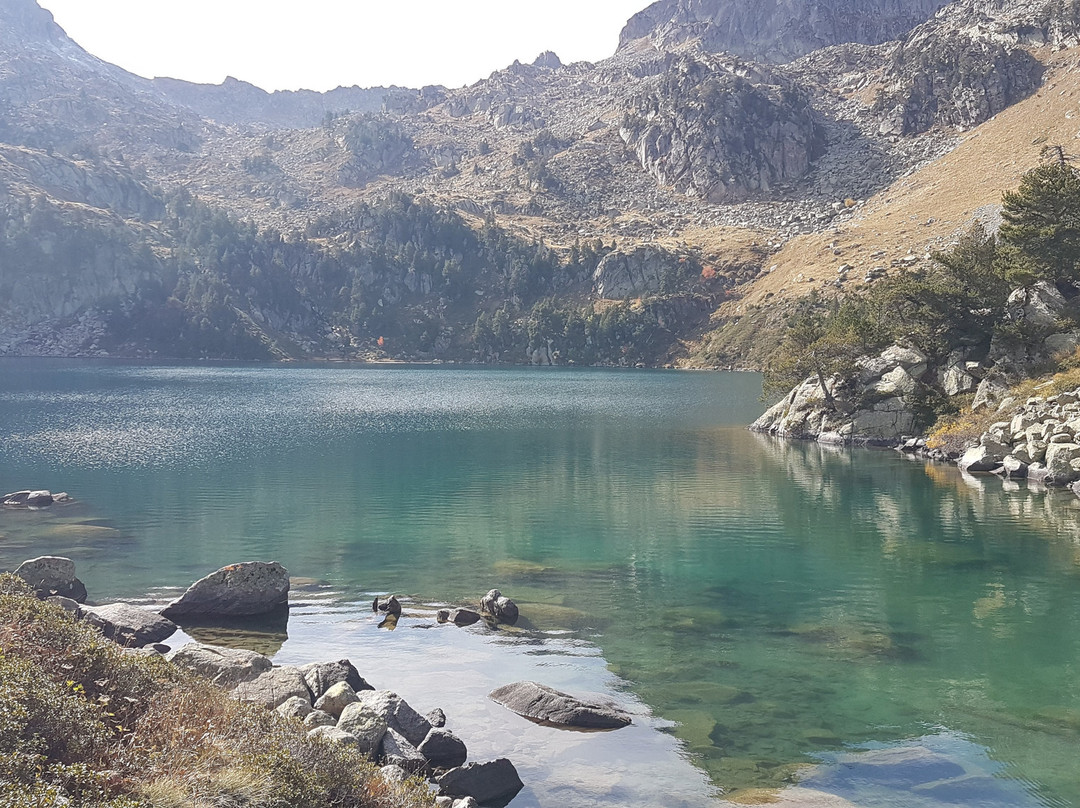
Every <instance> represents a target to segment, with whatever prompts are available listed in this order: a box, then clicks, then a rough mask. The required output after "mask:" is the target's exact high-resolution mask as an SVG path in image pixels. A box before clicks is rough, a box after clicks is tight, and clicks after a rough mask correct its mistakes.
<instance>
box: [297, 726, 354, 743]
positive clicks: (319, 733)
mask: <svg viewBox="0 0 1080 808" xmlns="http://www.w3.org/2000/svg"><path fill="white" fill-rule="evenodd" d="M308 737H309V738H321V739H322V740H324V741H330V742H331V743H340V744H343V745H345V746H356V738H354V737H353V736H352V735H350V734H349V733H347V732H345V731H344V730H341V729H338V728H337V727H315V729H311V730H308Z"/></svg>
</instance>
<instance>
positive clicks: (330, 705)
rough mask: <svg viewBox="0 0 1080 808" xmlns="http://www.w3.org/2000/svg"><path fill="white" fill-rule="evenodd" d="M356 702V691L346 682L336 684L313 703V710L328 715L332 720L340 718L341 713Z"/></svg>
mask: <svg viewBox="0 0 1080 808" xmlns="http://www.w3.org/2000/svg"><path fill="white" fill-rule="evenodd" d="M355 701H356V691H355V690H353V689H352V688H351V687H349V684H348V682H338V683H337V684H336V685H333V686H332V687H331V688H330V689H329V690H327V691H326V692H325V693H323V695H321V696H319V698H318V699H317V700H316V701H315V709H316V710H322V711H323V712H324V713H329V714H330V715H332V716H334V718H340V717H341V711H342V710H344V709H345V708H346V707H347V706H348V705H350V704H352V703H354V702H355Z"/></svg>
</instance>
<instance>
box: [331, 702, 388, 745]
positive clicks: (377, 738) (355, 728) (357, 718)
mask: <svg viewBox="0 0 1080 808" xmlns="http://www.w3.org/2000/svg"><path fill="white" fill-rule="evenodd" d="M337 723H338V727H340V728H341V729H343V730H345V731H346V732H348V733H350V734H351V735H352V736H353V737H355V738H356V739H357V744H358V746H359V747H360V751H362V752H365V753H367V754H370V753H372V752H374V751H375V750H376V749H378V748H379V744H380V743H382V739H383V736H384V735H385V734H386V730H387V725H386V717H385V716H383V715H380V714H379V713H376V712H375V711H373V710H370V709H368V708H367V707H365V706H364V705H363V704H361V703H360V702H353V703H352V704H347V705H346V706H345V709H344V710H342V711H341V718H340V719H338V722H337Z"/></svg>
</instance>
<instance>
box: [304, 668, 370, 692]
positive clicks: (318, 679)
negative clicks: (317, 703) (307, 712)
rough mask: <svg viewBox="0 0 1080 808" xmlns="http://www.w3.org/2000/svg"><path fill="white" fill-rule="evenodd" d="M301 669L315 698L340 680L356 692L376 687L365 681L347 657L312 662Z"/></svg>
mask: <svg viewBox="0 0 1080 808" xmlns="http://www.w3.org/2000/svg"><path fill="white" fill-rule="evenodd" d="M300 670H301V672H302V673H303V674H304V680H305V681H306V682H307V686H308V689H309V690H310V691H311V697H312V698H314V699H318V698H320V697H321V696H322V695H323V694H324V693H326V691H327V690H329V689H330V688H331V687H333V686H334V685H336V684H337V683H338V682H345V684H347V685H348V686H349V687H351V688H352V689H353V691H354V692H359V691H361V690H374V689H375V688H373V687H372V686H371V685H369V684H368V683H367V682H366V681H364V677H362V676H361V675H360V672H359V671H357V670H356V668H355V667H354V666H353V664H352V663H351V662H350V661H349V660H347V659H339V660H338V661H337V662H312V663H310V664H308V665H301V666H300Z"/></svg>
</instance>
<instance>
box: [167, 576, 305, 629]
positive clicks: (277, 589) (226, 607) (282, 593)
mask: <svg viewBox="0 0 1080 808" xmlns="http://www.w3.org/2000/svg"><path fill="white" fill-rule="evenodd" d="M288 604H289V573H288V570H286V569H285V568H284V567H283V566H281V564H278V563H277V562H276V561H274V562H271V563H266V562H263V561H249V562H246V563H243V564H230V565H229V566H227V567H222V568H221V569H219V570H218V571H217V572H214V573H211V574H210V575H207V576H206V577H205V578H202V579H201V580H198V581H196V582H195V583H193V584H192V585H191V586H190V587H189V588H188V590H187V591H186V592H185V593H184V594H183V595H182V596H180V597H179V598H178V599H176V600H174V601H173V602H172V603H170V604H169V605H168V606H166V607H165V608H164V609H162V610H161V614H162V616H163V617H167V618H169V619H170V620H180V621H181V622H183V618H206V617H255V616H257V615H262V614H268V613H270V612H273V611H277V610H279V609H282V608H285V607H287V606H288Z"/></svg>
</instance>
